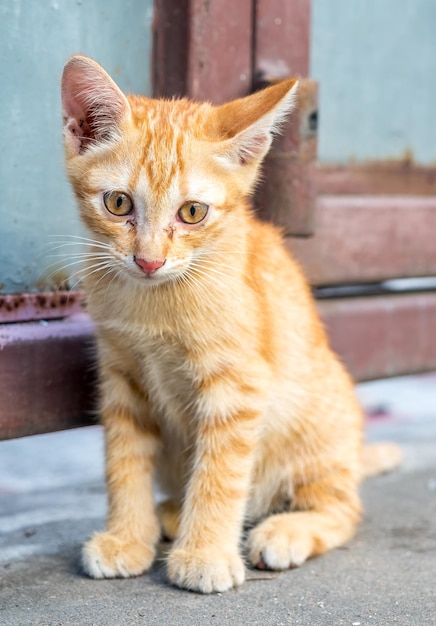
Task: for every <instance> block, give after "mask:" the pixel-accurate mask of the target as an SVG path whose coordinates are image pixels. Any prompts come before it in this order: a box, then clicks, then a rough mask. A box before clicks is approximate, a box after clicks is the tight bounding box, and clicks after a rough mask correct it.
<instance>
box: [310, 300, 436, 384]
mask: <svg viewBox="0 0 436 626" xmlns="http://www.w3.org/2000/svg"><path fill="white" fill-rule="evenodd" d="M318 306H319V310H320V312H321V316H322V318H323V320H324V322H325V324H326V328H327V331H328V333H329V335H330V338H331V343H332V347H333V348H334V350H335V351H336V352H337V353H338V354H339V355H340V357H341V359H342V360H343V361H344V363H345V364H346V365H347V366H348V367H349V369H350V371H351V373H352V374H353V376H354V377H355V379H356V380H372V379H375V378H384V377H387V376H399V375H401V374H412V373H418V372H424V371H431V370H434V369H436V333H435V328H436V292H433V293H425V294H402V295H392V296H374V297H364V298H343V299H341V298H338V299H335V300H330V301H329V300H323V301H320V302H318Z"/></svg>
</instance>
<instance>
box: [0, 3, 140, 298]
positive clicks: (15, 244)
mask: <svg viewBox="0 0 436 626" xmlns="http://www.w3.org/2000/svg"><path fill="white" fill-rule="evenodd" d="M151 18H152V0H90V1H88V0H86V1H85V0H38V2H31V1H30V0H27V1H25V0H0V59H1V64H0V85H1V89H0V111H1V116H0V145H1V170H0V188H1V195H0V198H1V201H0V287H1V289H0V293H1V292H6V293H14V292H22V291H31V290H35V289H37V287H38V286H42V283H41V279H43V278H44V277H47V275H48V274H49V273H50V271H51V269H48V266H49V265H50V263H53V261H54V260H55V259H53V258H49V257H48V254H47V252H48V250H49V249H50V248H51V247H53V237H52V236H53V235H65V234H80V232H81V231H80V225H79V223H78V220H77V219H76V211H75V207H74V202H73V198H72V194H71V192H70V189H69V187H68V184H67V182H66V179H65V175H64V171H63V151H62V143H61V121H62V117H61V106H60V93H59V81H60V76H61V72H62V67H63V65H64V63H65V61H66V59H67V58H68V57H69V56H70V55H71V54H73V53H75V52H82V53H84V54H88V55H90V56H92V57H94V58H95V59H96V60H98V61H99V62H100V63H101V64H102V65H103V66H104V67H105V68H106V69H107V70H108V71H109V73H111V74H112V75H113V76H114V77H115V79H116V80H117V82H118V83H119V85H120V86H121V88H122V89H124V90H126V91H136V92H142V93H149V92H150V91H151V87H150V67H149V66H150V47H151Z"/></svg>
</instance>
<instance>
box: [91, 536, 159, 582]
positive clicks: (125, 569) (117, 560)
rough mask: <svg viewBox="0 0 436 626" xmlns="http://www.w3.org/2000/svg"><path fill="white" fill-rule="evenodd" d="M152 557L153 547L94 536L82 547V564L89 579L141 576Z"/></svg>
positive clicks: (150, 562)
mask: <svg viewBox="0 0 436 626" xmlns="http://www.w3.org/2000/svg"><path fill="white" fill-rule="evenodd" d="M154 554H155V549H154V546H150V545H147V544H145V543H141V542H139V541H125V540H123V539H120V538H119V537H117V536H115V535H111V534H110V533H107V532H106V533H96V534H95V535H94V536H93V537H92V539H90V540H89V541H88V542H87V543H86V544H85V545H84V547H83V552H82V563H83V567H84V569H85V571H86V573H87V574H89V576H91V577H92V578H119V577H121V578H128V577H129V576H139V575H140V574H142V573H144V572H145V571H146V570H147V569H148V568H149V567H150V565H151V564H152V562H153V558H154Z"/></svg>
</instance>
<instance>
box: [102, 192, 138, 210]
mask: <svg viewBox="0 0 436 626" xmlns="http://www.w3.org/2000/svg"><path fill="white" fill-rule="evenodd" d="M103 202H104V206H105V207H106V208H107V210H108V211H109V213H112V215H118V216H123V215H129V213H131V212H132V211H133V202H132V199H131V198H130V197H129V196H128V195H127V194H125V193H123V192H122V191H107V192H106V193H105V194H104V196H103Z"/></svg>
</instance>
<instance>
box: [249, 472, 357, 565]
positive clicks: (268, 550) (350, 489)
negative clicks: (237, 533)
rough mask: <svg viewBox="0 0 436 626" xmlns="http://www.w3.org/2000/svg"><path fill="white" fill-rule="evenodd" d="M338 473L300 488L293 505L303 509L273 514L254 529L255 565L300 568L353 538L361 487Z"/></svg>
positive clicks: (251, 553) (251, 543)
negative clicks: (311, 558) (315, 557)
mask: <svg viewBox="0 0 436 626" xmlns="http://www.w3.org/2000/svg"><path fill="white" fill-rule="evenodd" d="M338 474H339V475H338ZM338 474H336V473H335V474H334V475H329V476H328V478H327V479H324V480H320V481H317V482H316V483H315V482H314V483H311V484H306V485H304V486H301V487H299V488H297V489H296V490H295V496H294V498H293V508H296V509H300V510H296V511H293V512H289V513H279V514H276V515H271V516H270V517H268V518H266V519H265V520H264V521H263V522H261V523H260V524H259V525H258V526H256V527H255V528H254V529H253V530H252V531H251V532H250V534H249V537H248V545H247V548H248V558H249V560H250V562H251V564H252V565H254V566H255V567H258V568H260V569H265V568H268V569H273V570H283V569H288V568H292V567H298V566H299V565H301V564H302V563H304V561H305V560H306V559H308V558H309V557H313V556H318V555H319V554H323V553H324V552H327V551H328V550H331V549H332V548H335V547H337V546H340V545H342V544H344V543H345V542H346V541H348V540H349V539H351V537H352V536H353V534H354V531H355V527H356V524H357V523H358V521H359V518H360V502H359V498H358V495H357V487H356V484H355V481H354V480H351V479H350V477H345V476H344V473H338ZM341 483H342V485H341ZM301 509H304V510H301Z"/></svg>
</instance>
